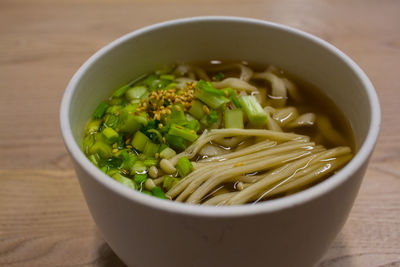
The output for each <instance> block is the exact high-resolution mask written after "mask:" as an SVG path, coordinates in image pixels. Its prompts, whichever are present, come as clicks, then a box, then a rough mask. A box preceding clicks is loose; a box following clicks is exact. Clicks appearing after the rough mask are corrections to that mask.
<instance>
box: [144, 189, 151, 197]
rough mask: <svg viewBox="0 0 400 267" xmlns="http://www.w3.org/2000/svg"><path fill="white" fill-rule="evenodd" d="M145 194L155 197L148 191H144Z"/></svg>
mask: <svg viewBox="0 0 400 267" xmlns="http://www.w3.org/2000/svg"><path fill="white" fill-rule="evenodd" d="M142 193H143V194H146V195H149V196H153V194H152V193H151V192H150V191H147V190H142Z"/></svg>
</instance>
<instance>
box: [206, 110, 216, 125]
mask: <svg viewBox="0 0 400 267" xmlns="http://www.w3.org/2000/svg"><path fill="white" fill-rule="evenodd" d="M217 121H218V114H217V112H216V111H215V110H213V111H211V112H210V114H209V115H208V116H207V122H208V123H209V124H211V123H215V122H217Z"/></svg>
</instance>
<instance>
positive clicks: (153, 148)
mask: <svg viewBox="0 0 400 267" xmlns="http://www.w3.org/2000/svg"><path fill="white" fill-rule="evenodd" d="M159 147H160V145H158V144H154V143H153V142H151V141H150V140H149V141H147V142H146V145H145V146H144V149H143V154H145V155H146V156H147V157H154V155H155V154H156V153H157V152H158V148H159Z"/></svg>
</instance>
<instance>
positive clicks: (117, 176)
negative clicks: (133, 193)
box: [112, 173, 136, 189]
mask: <svg viewBox="0 0 400 267" xmlns="http://www.w3.org/2000/svg"><path fill="white" fill-rule="evenodd" d="M112 178H114V179H115V180H116V181H117V182H119V183H121V184H123V185H125V186H127V187H129V188H132V189H136V187H135V184H134V183H133V181H132V180H131V179H129V178H127V177H125V176H123V175H121V174H119V173H115V174H114V175H112Z"/></svg>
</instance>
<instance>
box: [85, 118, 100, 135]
mask: <svg viewBox="0 0 400 267" xmlns="http://www.w3.org/2000/svg"><path fill="white" fill-rule="evenodd" d="M100 126H101V120H91V121H89V123H88V124H87V125H86V133H87V134H91V133H94V132H97V131H98V130H99V128H100Z"/></svg>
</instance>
